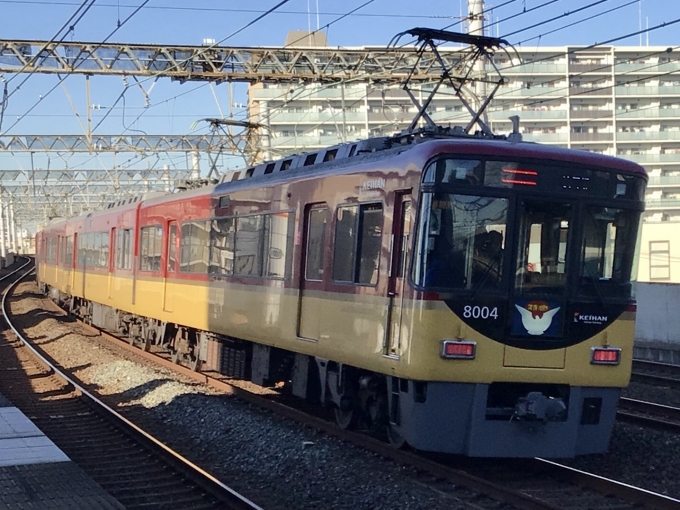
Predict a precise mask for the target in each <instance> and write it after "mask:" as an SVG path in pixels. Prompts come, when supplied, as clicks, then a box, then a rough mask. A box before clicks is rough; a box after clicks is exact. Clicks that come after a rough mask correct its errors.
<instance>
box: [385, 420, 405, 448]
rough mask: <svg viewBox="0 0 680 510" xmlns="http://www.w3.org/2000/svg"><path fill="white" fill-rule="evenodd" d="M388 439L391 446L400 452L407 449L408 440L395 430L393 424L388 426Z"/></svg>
mask: <svg viewBox="0 0 680 510" xmlns="http://www.w3.org/2000/svg"><path fill="white" fill-rule="evenodd" d="M387 439H388V440H389V442H390V444H391V445H392V446H393V447H394V448H396V449H398V450H401V449H402V448H405V447H406V439H404V436H402V435H401V434H400V433H399V432H397V429H396V428H394V427H393V426H392V424H391V423H388V424H387Z"/></svg>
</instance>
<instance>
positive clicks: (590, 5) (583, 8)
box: [502, 0, 609, 39]
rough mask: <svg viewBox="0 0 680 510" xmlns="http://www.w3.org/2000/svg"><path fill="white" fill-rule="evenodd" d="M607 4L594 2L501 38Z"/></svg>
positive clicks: (603, 0)
mask: <svg viewBox="0 0 680 510" xmlns="http://www.w3.org/2000/svg"><path fill="white" fill-rule="evenodd" d="M605 2H609V0H597V1H596V2H593V3H591V4H588V5H584V6H583V7H580V8H578V9H576V10H575V11H567V12H565V13H563V14H560V15H559V16H555V17H553V18H550V19H547V20H545V21H541V22H540V23H535V24H534V25H529V26H528V27H525V28H522V29H520V30H515V31H514V32H510V33H509V34H505V35H504V36H503V37H502V38H503V39H507V38H508V37H510V36H511V35H515V34H519V33H521V32H525V31H527V30H531V29H532V28H536V27H540V26H541V25H545V24H547V23H552V22H553V21H555V20H558V19H561V18H566V17H567V16H571V15H572V14H576V13H577V12H581V11H585V10H586V9H590V8H591V7H595V6H596V5H600V4H602V3H605Z"/></svg>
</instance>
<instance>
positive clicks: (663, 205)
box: [645, 198, 680, 211]
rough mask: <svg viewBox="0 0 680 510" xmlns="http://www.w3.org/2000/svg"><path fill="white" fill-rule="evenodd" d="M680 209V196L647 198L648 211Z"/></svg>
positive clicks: (646, 207) (646, 206) (646, 208)
mask: <svg viewBox="0 0 680 510" xmlns="http://www.w3.org/2000/svg"><path fill="white" fill-rule="evenodd" d="M669 209H680V198H661V199H651V198H650V199H649V200H645V210H646V211H664V210H666V211H667V210H669Z"/></svg>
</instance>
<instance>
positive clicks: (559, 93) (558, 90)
mask: <svg viewBox="0 0 680 510" xmlns="http://www.w3.org/2000/svg"><path fill="white" fill-rule="evenodd" d="M553 96H554V97H559V98H562V97H564V88H563V87H559V86H556V87H531V88H530V89H527V88H514V89H507V90H506V89H504V90H503V99H508V98H511V97H540V98H544V97H553Z"/></svg>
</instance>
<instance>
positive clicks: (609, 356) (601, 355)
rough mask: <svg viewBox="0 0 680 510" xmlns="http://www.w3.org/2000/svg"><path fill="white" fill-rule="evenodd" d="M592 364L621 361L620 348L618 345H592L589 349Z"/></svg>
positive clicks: (608, 363) (613, 363) (610, 363)
mask: <svg viewBox="0 0 680 510" xmlns="http://www.w3.org/2000/svg"><path fill="white" fill-rule="evenodd" d="M590 363H591V364H592V365H618V364H619V363H621V349H619V348H618V347H593V348H592V349H591V351H590Z"/></svg>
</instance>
